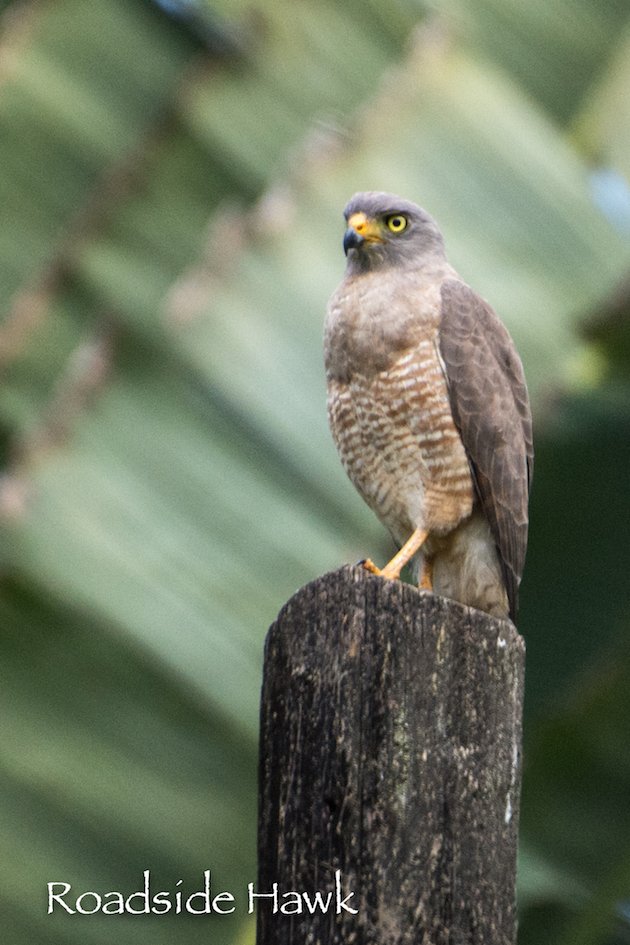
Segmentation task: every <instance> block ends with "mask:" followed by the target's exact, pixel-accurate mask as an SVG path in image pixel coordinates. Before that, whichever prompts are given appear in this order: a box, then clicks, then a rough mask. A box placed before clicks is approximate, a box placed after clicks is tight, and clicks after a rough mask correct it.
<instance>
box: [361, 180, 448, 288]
mask: <svg viewBox="0 0 630 945" xmlns="http://www.w3.org/2000/svg"><path fill="white" fill-rule="evenodd" d="M361 215H363V216H361ZM344 217H345V219H346V222H347V224H348V229H347V230H346V236H345V238H344V249H345V250H346V252H347V255H348V270H349V271H352V272H357V271H361V270H366V269H376V268H380V267H383V266H391V265H396V266H405V267H407V266H421V265H422V264H423V262H424V261H425V260H428V259H429V257H430V258H432V259H434V258H435V257H438V258H440V259H444V258H445V253H444V240H443V238H442V234H441V232H440V230H439V228H438V225H437V223H436V222H435V220H434V219H433V217H432V216H430V214H428V213H427V212H426V210H423V209H422V207H419V206H418V205H417V204H415V203H412V202H411V201H409V200H404V199H403V198H402V197H398V196H396V194H388V193H382V192H380V191H365V192H363V193H358V194H355V195H354V197H352V199H351V200H350V201H349V203H348V204H347V206H346V208H345V210H344ZM364 218H365V219H364Z"/></svg>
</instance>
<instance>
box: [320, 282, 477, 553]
mask: <svg viewBox="0 0 630 945" xmlns="http://www.w3.org/2000/svg"><path fill="white" fill-rule="evenodd" d="M365 288H366V290H368V291H364V293H363V297H362V299H361V300H359V299H357V298H356V297H355V298H354V299H352V300H351V299H348V298H343V297H342V298H340V299H337V300H336V299H335V298H333V301H332V303H331V309H330V313H329V319H328V323H327V330H326V345H325V347H326V365H327V375H328V415H329V421H330V426H331V430H332V433H333V437H334V440H335V443H336V445H337V449H338V450H339V454H340V457H341V460H342V462H343V464H344V466H345V469H346V471H347V473H348V475H349V477H350V479H351V480H352V482H353V483H354V485H355V487H356V488H357V490H358V491H359V493H360V494H361V495H362V496H363V498H364V499H365V501H366V502H367V504H368V505H369V506H370V507H371V508H372V509H373V510H374V512H375V513H376V514H377V515H378V516H379V518H380V519H381V521H382V522H383V523H384V524H385V525H386V527H387V528H388V529H389V530H390V532H391V533H392V534H393V536H394V538H395V539H396V540H397V541H398V542H399V543H402V542H404V541H405V540H406V539H407V538H408V537H409V535H410V534H411V532H412V531H413V530H414V528H417V527H424V528H428V529H429V530H430V531H431V532H433V533H434V534H435V535H443V534H447V533H448V532H449V531H451V530H452V529H453V528H455V527H456V526H457V524H459V522H461V521H462V519H464V518H466V517H467V516H469V515H470V513H471V511H472V505H473V487H472V480H471V474H470V467H469V464H468V459H467V457H466V453H465V450H464V447H463V445H462V443H461V439H460V436H459V433H458V431H457V429H456V427H455V425H454V423H453V419H452V415H451V408H450V401H449V396H448V389H447V386H446V381H445V378H444V374H443V372H442V366H441V363H440V358H439V354H438V345H437V331H438V320H439V308H438V304H439V303H438V299H437V298H433V299H432V298H431V296H430V295H429V297H428V298H427V307H426V311H425V312H424V313H420V317H418V313H417V312H415V313H410V312H409V310H408V306H407V305H405V301H406V300H405V299H394V303H395V304H394V305H393V306H392V307H391V309H390V308H389V307H388V318H387V321H386V322H385V323H384V324H383V315H382V310H380V309H379V313H378V316H376V315H375V314H373V313H372V312H371V306H370V298H369V286H366V287H365ZM358 301H360V302H361V303H362V304H361V305H359V306H357V305H356V303H357V302H358ZM353 303H354V304H353ZM380 305H381V306H382V297H381V300H380Z"/></svg>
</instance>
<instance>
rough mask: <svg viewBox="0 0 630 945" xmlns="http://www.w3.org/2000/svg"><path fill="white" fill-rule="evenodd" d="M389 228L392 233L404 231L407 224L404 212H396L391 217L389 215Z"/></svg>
mask: <svg viewBox="0 0 630 945" xmlns="http://www.w3.org/2000/svg"><path fill="white" fill-rule="evenodd" d="M386 222H387V228H388V229H389V230H390V231H391V232H392V233H402V231H403V230H404V229H405V228H406V226H407V217H404V216H403V215H402V213H395V214H394V215H393V216H391V217H387V221H386Z"/></svg>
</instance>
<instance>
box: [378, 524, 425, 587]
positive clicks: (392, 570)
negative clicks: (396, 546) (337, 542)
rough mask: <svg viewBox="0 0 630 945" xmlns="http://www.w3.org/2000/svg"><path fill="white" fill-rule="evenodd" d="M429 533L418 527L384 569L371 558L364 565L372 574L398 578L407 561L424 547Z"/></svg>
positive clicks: (390, 578) (392, 578) (393, 578)
mask: <svg viewBox="0 0 630 945" xmlns="http://www.w3.org/2000/svg"><path fill="white" fill-rule="evenodd" d="M428 534H429V533H428V532H427V531H426V530H425V529H424V528H416V530H415V532H414V533H413V535H412V536H411V538H408V539H407V541H406V542H405V544H404V545H403V546H402V548H401V549H400V551H399V552H398V554H395V555H394V557H393V558H392V560H391V561H389V562H388V563H387V564H386V565H385V567H384V568H383V569H381V568H377V567H376V565H375V564H374V563H373V562H372V561H370V559H369V558H367V559H366V560H365V561H364V562H363V567H364V568H365V569H366V571H371V573H372V574H378V575H379V576H380V577H384V578H388V579H389V580H390V581H395V580H396V578H399V577H400V572H401V571H402V569H403V568H404V566H405V565H406V564H407V562H408V561H409V560H411V558H413V556H414V555H415V553H416V551H418V549H419V548H421V547H422V545H423V544H424V542H425V541H426V537H427V535H428Z"/></svg>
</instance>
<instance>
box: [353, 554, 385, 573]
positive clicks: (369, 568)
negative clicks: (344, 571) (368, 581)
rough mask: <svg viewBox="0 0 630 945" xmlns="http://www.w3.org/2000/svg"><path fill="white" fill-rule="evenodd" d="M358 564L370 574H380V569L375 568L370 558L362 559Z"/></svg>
mask: <svg viewBox="0 0 630 945" xmlns="http://www.w3.org/2000/svg"><path fill="white" fill-rule="evenodd" d="M359 564H360V565H361V566H362V567H363V568H365V570H366V571H369V572H370V574H378V575H379V576H380V575H381V574H382V571H381V569H380V568H377V567H376V565H375V564H374V562H373V561H371V560H370V558H364V559H363V560H362V561H359Z"/></svg>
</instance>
